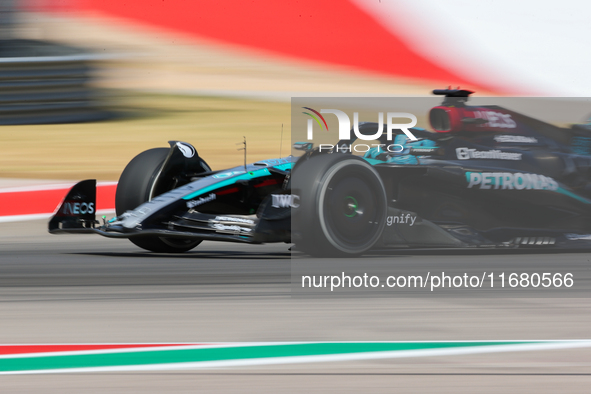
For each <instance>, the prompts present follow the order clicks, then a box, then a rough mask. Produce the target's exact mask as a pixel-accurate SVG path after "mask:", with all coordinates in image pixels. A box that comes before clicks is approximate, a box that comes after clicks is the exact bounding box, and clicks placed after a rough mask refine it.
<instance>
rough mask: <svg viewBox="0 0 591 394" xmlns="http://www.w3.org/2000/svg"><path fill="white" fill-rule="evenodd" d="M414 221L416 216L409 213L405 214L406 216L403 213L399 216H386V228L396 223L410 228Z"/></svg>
mask: <svg viewBox="0 0 591 394" xmlns="http://www.w3.org/2000/svg"><path fill="white" fill-rule="evenodd" d="M415 220H417V217H416V216H413V215H411V214H410V213H407V214H406V215H405V214H404V213H401V214H400V216H387V217H386V224H387V225H388V226H391V225H393V224H396V223H399V224H408V225H409V226H411V227H412V225H413V224H415Z"/></svg>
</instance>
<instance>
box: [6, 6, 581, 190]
mask: <svg viewBox="0 0 591 394" xmlns="http://www.w3.org/2000/svg"><path fill="white" fill-rule="evenodd" d="M528 3H529V2H511V1H507V0H495V1H483V2H480V3H479V5H480V6H479V7H475V6H474V4H473V3H472V2H469V1H464V0H453V1H448V2H445V4H443V3H441V2H439V1H435V0H423V1H420V2H416V1H410V0H397V1H394V0H347V1H340V0H320V1H313V0H299V1H297V2H289V1H288V2H277V1H272V0H254V1H249V2H244V1H240V0H229V1H224V2H212V1H186V0H166V1H161V0H142V1H140V0H128V1H125V2H121V1H116V0H2V1H0V39H1V44H0V124H2V125H4V126H3V129H2V130H3V132H2V133H0V169H1V174H0V177H1V178H4V179H6V178H8V179H9V180H8V181H4V184H14V183H15V181H14V179H34V180H55V179H69V180H74V179H80V178H84V177H98V179H99V180H105V181H108V180H117V178H118V176H119V174H120V171H121V170H122V168H123V167H124V165H125V164H126V163H127V162H128V161H129V160H130V159H131V158H132V157H133V156H134V155H136V154H137V153H139V152H141V151H143V150H145V149H148V148H152V147H155V146H166V141H167V140H169V139H179V140H185V141H188V142H191V143H193V144H194V145H195V146H196V147H197V149H198V150H199V151H200V153H201V154H202V155H203V156H204V157H205V159H206V160H207V161H208V162H209V163H210V165H212V167H214V168H221V167H229V166H233V165H239V164H240V163H241V156H240V153H239V152H237V151H235V149H234V147H235V146H234V143H238V142H240V141H241V140H242V136H246V137H247V140H248V142H249V155H250V156H251V158H252V160H253V161H254V160H257V159H261V158H263V157H269V156H276V155H277V153H278V152H279V145H280V138H281V130H282V127H283V129H284V135H283V137H284V138H285V140H286V141H289V132H290V109H289V100H290V98H291V97H292V96H361V97H362V96H425V95H428V94H429V92H430V90H432V89H433V88H441V87H445V86H448V85H453V86H462V87H463V88H468V89H473V90H476V91H477V92H478V94H479V95H491V94H492V95H545V96H556V95H559V96H564V95H567V96H572V95H583V96H584V95H585V94H587V92H589V91H591V76H590V75H589V73H587V72H585V71H586V68H587V65H588V64H589V56H591V55H589V52H588V51H587V50H586V45H585V44H586V42H585V41H586V40H588V39H589V37H591V34H590V33H591V27H590V26H589V24H588V23H586V20H585V19H586V16H587V15H589V11H591V5H590V4H588V3H586V2H581V1H572V0H567V1H562V2H560V4H558V3H557V2H555V1H550V0H542V1H538V2H536V7H535V9H532V7H531V5H530V4H528ZM73 122H75V123H73ZM10 179H12V180H13V181H10ZM21 183H22V182H21Z"/></svg>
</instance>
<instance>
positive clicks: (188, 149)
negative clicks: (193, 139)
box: [176, 142, 195, 159]
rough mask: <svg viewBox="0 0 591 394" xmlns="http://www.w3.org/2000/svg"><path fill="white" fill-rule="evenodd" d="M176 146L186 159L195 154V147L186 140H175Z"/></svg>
mask: <svg viewBox="0 0 591 394" xmlns="http://www.w3.org/2000/svg"><path fill="white" fill-rule="evenodd" d="M176 146H177V148H179V150H180V151H181V153H182V154H183V156H185V157H186V158H187V159H190V158H191V157H193V156H195V148H193V145H191V144H187V143H186V142H177V143H176Z"/></svg>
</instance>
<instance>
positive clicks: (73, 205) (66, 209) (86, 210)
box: [62, 202, 94, 216]
mask: <svg viewBox="0 0 591 394" xmlns="http://www.w3.org/2000/svg"><path fill="white" fill-rule="evenodd" d="M62 213H63V214H64V215H70V216H72V215H85V214H93V213H94V203H93V202H65V203H64V205H63V209H62Z"/></svg>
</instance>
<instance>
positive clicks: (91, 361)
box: [0, 341, 534, 372]
mask: <svg viewBox="0 0 591 394" xmlns="http://www.w3.org/2000/svg"><path fill="white" fill-rule="evenodd" d="M532 343H534V342H525V341H507V342H328V343H300V344H297V343H296V344H278V345H266V346H261V345H255V346H237V347H219V348H199V349H174V350H160V351H153V350H150V351H140V352H126V353H103V354H83V355H63V356H41V357H22V358H3V359H0V372H15V371H36V370H50V369H69V368H93V367H95V368H96V367H116V366H131V365H136V366H141V365H149V364H170V363H187V362H207V361H227V360H247V359H261V358H276V357H298V356H321V355H338V354H355V353H367V352H387V351H405V350H406V351H408V350H433V349H450V348H469V347H475V346H485V347H492V346H500V345H520V344H532Z"/></svg>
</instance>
